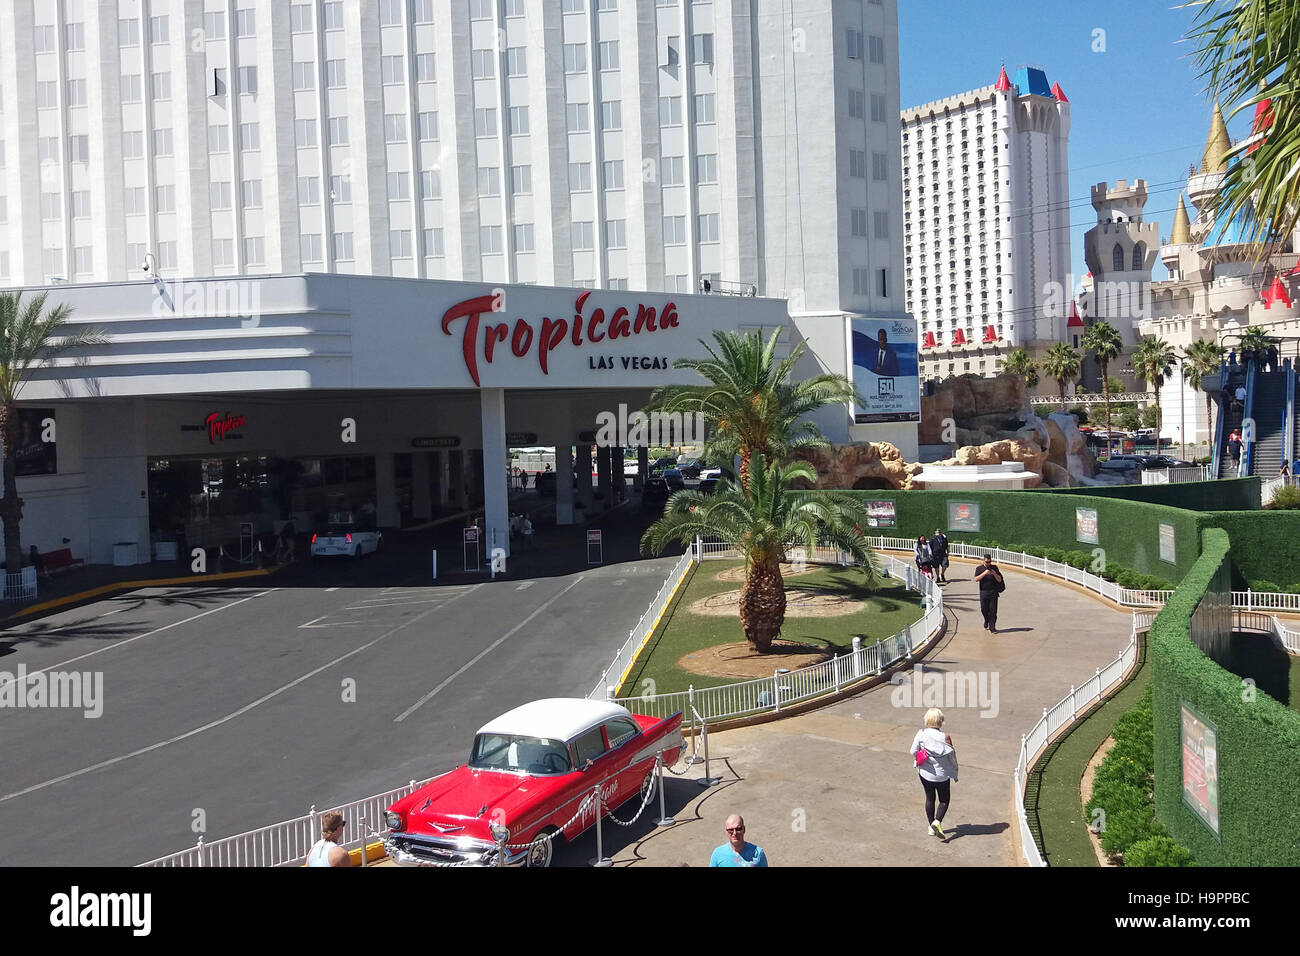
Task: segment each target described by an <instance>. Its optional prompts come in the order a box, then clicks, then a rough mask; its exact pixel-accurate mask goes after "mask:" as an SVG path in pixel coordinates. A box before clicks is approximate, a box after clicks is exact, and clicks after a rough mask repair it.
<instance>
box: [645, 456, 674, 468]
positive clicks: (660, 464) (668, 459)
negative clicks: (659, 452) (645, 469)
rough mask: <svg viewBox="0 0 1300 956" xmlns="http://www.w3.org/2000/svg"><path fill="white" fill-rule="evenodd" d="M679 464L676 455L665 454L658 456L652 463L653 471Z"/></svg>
mask: <svg viewBox="0 0 1300 956" xmlns="http://www.w3.org/2000/svg"><path fill="white" fill-rule="evenodd" d="M676 465H677V457H676V456H675V455H665V456H664V457H663V458H656V459H655V460H654V461H652V462H651V463H650V470H651V471H663V470H664V469H665V468H673V467H675V466H676Z"/></svg>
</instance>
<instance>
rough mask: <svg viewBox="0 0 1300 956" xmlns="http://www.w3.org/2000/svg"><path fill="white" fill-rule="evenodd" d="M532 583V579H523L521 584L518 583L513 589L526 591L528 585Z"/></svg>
mask: <svg viewBox="0 0 1300 956" xmlns="http://www.w3.org/2000/svg"><path fill="white" fill-rule="evenodd" d="M533 584H534V582H532V581H525V582H524V583H523V584H521V585H519V587H517V588H515V590H516V591H527V590H528V589H529V588H530V587H532V586H533Z"/></svg>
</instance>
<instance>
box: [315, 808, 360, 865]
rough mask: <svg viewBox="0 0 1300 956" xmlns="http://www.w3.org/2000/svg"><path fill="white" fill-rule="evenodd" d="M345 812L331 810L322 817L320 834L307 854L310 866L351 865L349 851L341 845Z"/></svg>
mask: <svg viewBox="0 0 1300 956" xmlns="http://www.w3.org/2000/svg"><path fill="white" fill-rule="evenodd" d="M343 824H344V820H343V814H341V813H339V812H337V811H333V810H332V811H330V812H329V813H327V814H325V815H324V816H323V817H321V821H320V835H321V838H320V839H319V840H317V841H316V842H315V843H314V844H313V845H312V848H311V850H310V851H309V852H308V854H307V865H308V866H351V865H352V858H351V857H350V856H349V855H348V851H347V850H345V849H343V847H341V846H339V841H340V840H342V839H343Z"/></svg>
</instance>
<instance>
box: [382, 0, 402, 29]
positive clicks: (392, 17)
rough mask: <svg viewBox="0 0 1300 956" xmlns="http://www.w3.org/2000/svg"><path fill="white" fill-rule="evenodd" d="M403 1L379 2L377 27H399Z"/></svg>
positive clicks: (384, 0) (383, 0)
mask: <svg viewBox="0 0 1300 956" xmlns="http://www.w3.org/2000/svg"><path fill="white" fill-rule="evenodd" d="M403 6H405V2H404V0H379V25H380V26H381V27H399V26H401V25H402V7H403Z"/></svg>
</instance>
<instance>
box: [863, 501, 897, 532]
mask: <svg viewBox="0 0 1300 956" xmlns="http://www.w3.org/2000/svg"><path fill="white" fill-rule="evenodd" d="M866 506H867V527H868V528H892V527H894V526H895V524H896V522H895V521H894V503H893V502H892V501H868V502H866Z"/></svg>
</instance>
